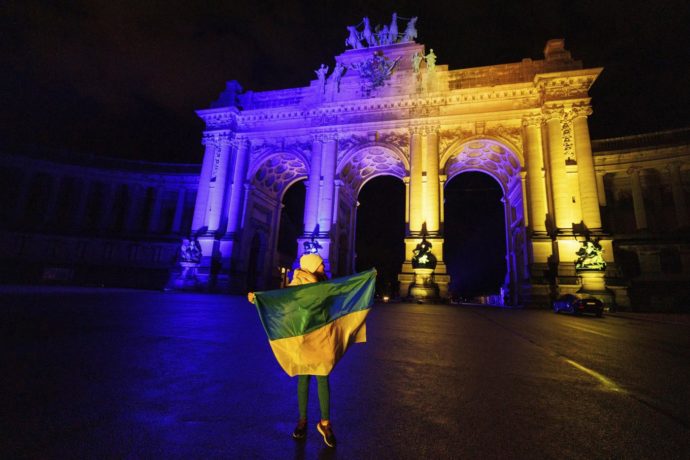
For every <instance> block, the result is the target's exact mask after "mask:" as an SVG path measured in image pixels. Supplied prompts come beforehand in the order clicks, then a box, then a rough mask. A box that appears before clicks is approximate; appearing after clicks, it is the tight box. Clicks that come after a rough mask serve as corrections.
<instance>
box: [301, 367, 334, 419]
mask: <svg viewBox="0 0 690 460" xmlns="http://www.w3.org/2000/svg"><path fill="white" fill-rule="evenodd" d="M310 381H311V375H298V376H297V402H298V403H299V418H301V419H306V418H307V401H309V382H310ZM316 383H317V384H318V390H319V406H320V407H321V420H329V407H330V402H331V389H330V386H329V385H328V376H327V375H325V376H321V375H317V376H316Z"/></svg>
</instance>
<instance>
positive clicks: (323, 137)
mask: <svg viewBox="0 0 690 460" xmlns="http://www.w3.org/2000/svg"><path fill="white" fill-rule="evenodd" d="M311 137H312V141H318V142H321V143H326V142H329V141H337V140H338V133H336V132H317V133H312V134H311Z"/></svg>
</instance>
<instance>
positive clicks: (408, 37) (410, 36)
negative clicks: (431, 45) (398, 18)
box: [401, 16, 417, 43]
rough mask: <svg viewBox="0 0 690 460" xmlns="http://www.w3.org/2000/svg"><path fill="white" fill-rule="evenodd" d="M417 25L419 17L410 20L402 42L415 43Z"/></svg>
mask: <svg viewBox="0 0 690 460" xmlns="http://www.w3.org/2000/svg"><path fill="white" fill-rule="evenodd" d="M416 24H417V16H415V17H413V18H412V19H410V22H408V23H407V28H406V29H405V34H404V35H403V38H402V40H401V41H402V42H403V43H407V42H413V41H414V39H415V38H417V29H416V28H415V25H416Z"/></svg>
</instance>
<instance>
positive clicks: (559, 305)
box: [551, 294, 604, 317]
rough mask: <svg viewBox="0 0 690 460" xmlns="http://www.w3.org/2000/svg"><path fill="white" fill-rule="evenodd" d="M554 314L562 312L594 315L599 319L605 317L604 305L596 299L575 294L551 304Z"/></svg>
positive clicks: (564, 296)
mask: <svg viewBox="0 0 690 460" xmlns="http://www.w3.org/2000/svg"><path fill="white" fill-rule="evenodd" d="M551 305H552V306H553V311H554V313H560V312H562V311H564V312H566V313H572V314H574V315H581V314H582V313H594V314H595V315H597V316H598V317H602V316H603V315H604V304H603V302H602V301H601V300H599V299H597V298H594V297H578V296H576V295H575V294H565V295H562V296H561V297H559V298H558V299H557V300H554V301H553V303H552V304H551Z"/></svg>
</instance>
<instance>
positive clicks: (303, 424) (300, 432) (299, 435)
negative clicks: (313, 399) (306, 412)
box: [292, 419, 307, 439]
mask: <svg viewBox="0 0 690 460" xmlns="http://www.w3.org/2000/svg"><path fill="white" fill-rule="evenodd" d="M306 436H307V419H300V420H299V421H298V422H297V426H296V427H295V431H293V432H292V437H293V438H295V439H304V438H305V437H306Z"/></svg>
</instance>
